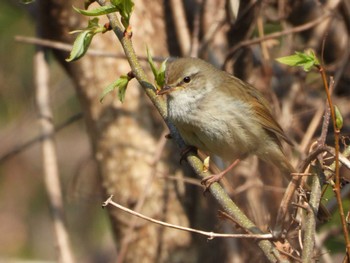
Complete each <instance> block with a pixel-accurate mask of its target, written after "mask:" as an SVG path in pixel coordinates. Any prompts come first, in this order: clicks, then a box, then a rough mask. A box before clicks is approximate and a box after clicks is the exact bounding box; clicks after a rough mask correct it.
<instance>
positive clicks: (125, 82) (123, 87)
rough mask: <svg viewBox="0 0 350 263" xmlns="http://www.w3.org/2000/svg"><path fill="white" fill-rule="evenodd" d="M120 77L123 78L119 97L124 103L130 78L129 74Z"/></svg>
mask: <svg viewBox="0 0 350 263" xmlns="http://www.w3.org/2000/svg"><path fill="white" fill-rule="evenodd" d="M120 78H121V82H120V85H119V89H118V98H119V100H120V102H122V103H123V102H124V99H125V93H126V88H127V87H128V83H129V79H128V77H127V76H121V77H120Z"/></svg>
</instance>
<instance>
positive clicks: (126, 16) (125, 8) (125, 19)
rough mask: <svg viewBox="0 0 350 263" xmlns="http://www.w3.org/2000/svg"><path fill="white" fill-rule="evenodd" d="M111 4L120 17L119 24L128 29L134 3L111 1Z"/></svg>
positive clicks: (129, 1) (130, 1)
mask: <svg viewBox="0 0 350 263" xmlns="http://www.w3.org/2000/svg"><path fill="white" fill-rule="evenodd" d="M111 4H112V5H113V6H114V7H115V8H117V11H118V12H119V13H120V15H121V17H122V18H121V22H122V24H123V26H124V27H125V28H128V26H129V22H130V17H131V13H132V10H133V8H134V2H133V1H132V0H111Z"/></svg>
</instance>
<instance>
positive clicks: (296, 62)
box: [276, 49, 320, 71]
mask: <svg viewBox="0 0 350 263" xmlns="http://www.w3.org/2000/svg"><path fill="white" fill-rule="evenodd" d="M276 60H277V61H278V62H280V63H282V64H285V65H288V66H293V67H295V66H299V67H303V69H304V70H305V71H309V70H311V69H312V68H313V67H314V66H318V65H320V62H319V61H318V59H317V57H316V55H315V53H314V52H313V50H311V49H310V50H306V51H305V52H304V53H303V52H295V54H294V55H291V56H286V57H281V58H277V59H276Z"/></svg>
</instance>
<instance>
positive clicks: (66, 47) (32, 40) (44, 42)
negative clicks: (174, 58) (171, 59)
mask: <svg viewBox="0 0 350 263" xmlns="http://www.w3.org/2000/svg"><path fill="white" fill-rule="evenodd" d="M15 40H16V41H18V42H22V43H26V44H33V45H38V46H41V47H48V48H53V49H58V50H63V51H68V52H70V51H71V50H72V47H73V45H71V44H67V43H63V42H59V41H54V40H49V39H43V38H37V37H26V36H15ZM86 55H89V56H96V57H108V58H116V59H126V57H125V54H116V53H115V52H108V51H105V50H100V49H93V48H89V49H88V50H87V52H86ZM138 58H139V59H140V60H143V61H147V57H145V56H139V57H138ZM152 58H153V60H154V61H158V62H162V61H164V59H166V58H164V57H157V56H155V57H152Z"/></svg>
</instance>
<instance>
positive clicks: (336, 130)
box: [318, 66, 350, 261]
mask: <svg viewBox="0 0 350 263" xmlns="http://www.w3.org/2000/svg"><path fill="white" fill-rule="evenodd" d="M318 69H319V72H320V74H321V77H322V80H323V85H324V88H325V92H326V95H327V101H328V104H329V108H330V111H331V117H332V124H333V130H334V141H335V142H334V145H335V185H334V187H333V191H334V193H335V196H336V198H337V201H338V209H339V215H340V219H341V224H342V227H343V232H344V239H345V243H346V258H347V259H348V261H350V239H349V232H348V227H347V223H346V219H345V214H344V207H343V203H342V199H341V193H340V175H339V168H340V167H339V133H340V130H339V128H338V127H337V124H336V116H335V110H334V106H333V102H332V99H331V94H330V91H329V90H330V89H329V86H328V81H327V76H326V73H325V70H324V68H323V66H319V68H318Z"/></svg>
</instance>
